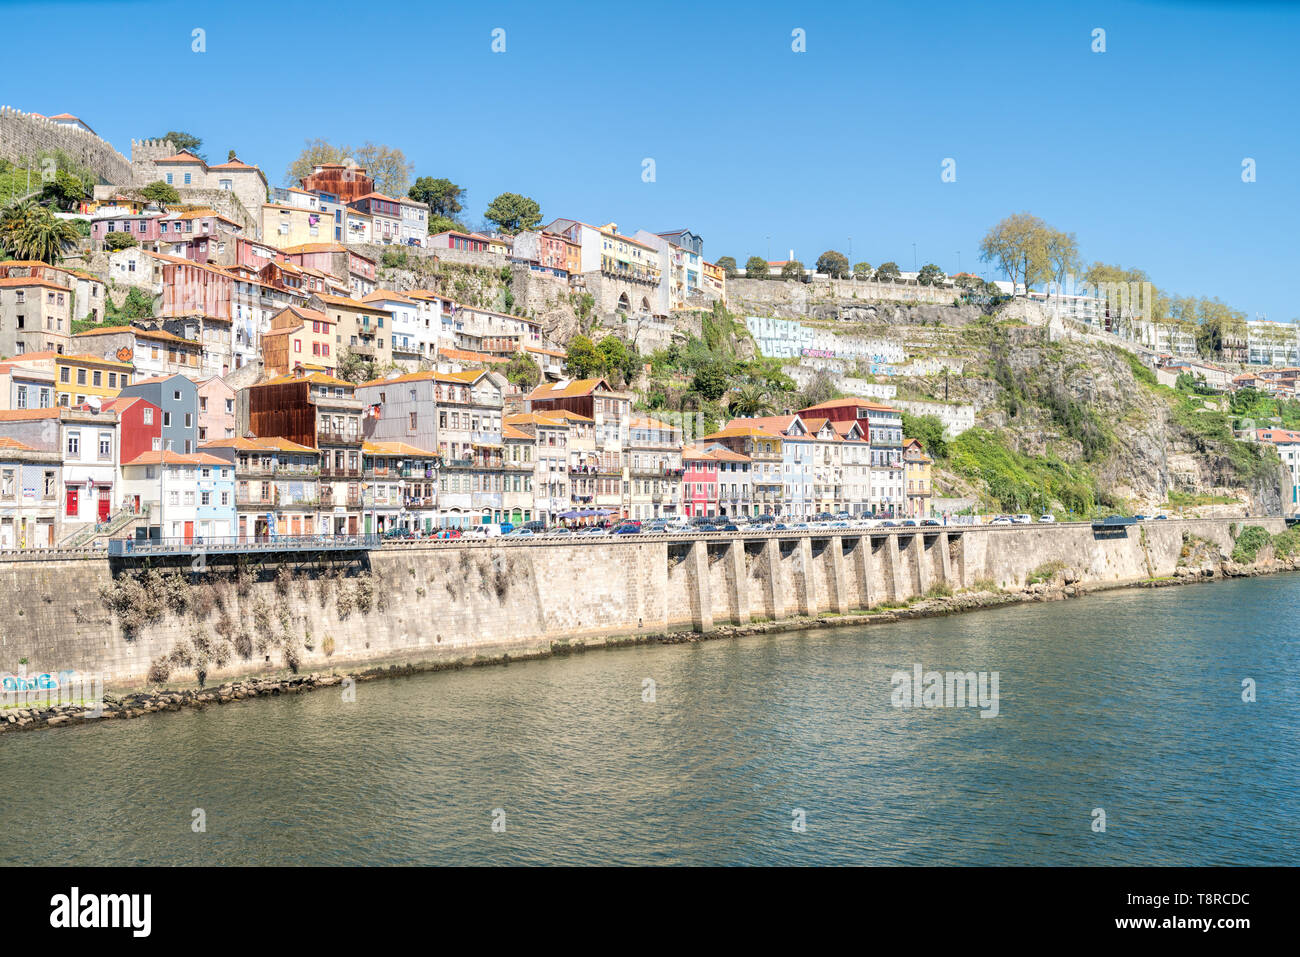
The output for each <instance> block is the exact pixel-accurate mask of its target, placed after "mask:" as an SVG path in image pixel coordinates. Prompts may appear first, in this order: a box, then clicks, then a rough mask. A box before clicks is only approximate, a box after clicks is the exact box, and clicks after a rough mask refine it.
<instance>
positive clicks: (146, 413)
mask: <svg viewBox="0 0 1300 957" xmlns="http://www.w3.org/2000/svg"><path fill="white" fill-rule="evenodd" d="M104 411H105V412H116V413H117V418H118V422H119V425H118V441H119V442H120V443H121V461H123V462H131V461H134V460H135V459H137V458H138V457H139V456H141V455H143V454H144V453H145V452H157V451H158V450H159V449H160V448H162V411H161V410H160V409H159V408H158V406H156V405H154V404H153V403H152V402H149V401H147V400H145V399H141V398H138V397H126V398H117V399H110V400H109V401H108V402H105V403H104Z"/></svg>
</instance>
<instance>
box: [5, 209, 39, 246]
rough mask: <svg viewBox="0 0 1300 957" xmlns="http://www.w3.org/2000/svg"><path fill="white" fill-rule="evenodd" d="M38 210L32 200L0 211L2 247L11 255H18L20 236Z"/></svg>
mask: <svg viewBox="0 0 1300 957" xmlns="http://www.w3.org/2000/svg"><path fill="white" fill-rule="evenodd" d="M35 210H36V204H35V203H34V202H32V201H31V200H30V199H29V200H26V201H24V202H21V203H15V204H14V205H12V206H6V207H5V208H4V210H0V246H3V247H4V249H5V250H6V251H7V252H8V253H9V254H10V255H17V254H18V247H19V245H20V243H19V238H18V237H19V236H20V235H21V233H22V231H23V228H24V227H25V226H26V225H27V220H28V219H30V218H31V216H32V215H33V214H34V212H35Z"/></svg>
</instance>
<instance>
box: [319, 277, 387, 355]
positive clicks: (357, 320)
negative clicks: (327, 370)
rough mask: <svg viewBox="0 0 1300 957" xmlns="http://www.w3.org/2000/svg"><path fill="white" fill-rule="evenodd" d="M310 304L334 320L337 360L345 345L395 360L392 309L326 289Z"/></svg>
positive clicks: (348, 348) (355, 351) (364, 352)
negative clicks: (336, 294) (329, 291)
mask: <svg viewBox="0 0 1300 957" xmlns="http://www.w3.org/2000/svg"><path fill="white" fill-rule="evenodd" d="M308 305H309V306H310V307H311V309H312V310H313V311H316V312H322V313H324V314H325V317H326V318H327V319H328V320H330V321H332V322H333V323H334V329H333V332H334V352H335V356H334V359H335V364H337V360H338V359H339V358H340V357H341V356H342V354H343V350H344V349H347V350H348V351H349V352H353V353H356V354H358V355H362V356H365V357H367V358H369V359H375V360H377V361H380V362H383V363H388V362H391V361H392V360H393V355H392V352H393V350H392V349H390V348H389V340H390V338H391V334H392V330H393V310H391V309H385V308H383V307H382V306H378V305H372V304H369V303H365V302H361V301H360V300H357V299H349V298H347V297H345V296H331V295H327V294H325V293H317V294H316V295H314V296H312V297H311V301H310V302H309V303H308ZM322 364H324V363H322Z"/></svg>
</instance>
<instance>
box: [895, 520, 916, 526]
mask: <svg viewBox="0 0 1300 957" xmlns="http://www.w3.org/2000/svg"><path fill="white" fill-rule="evenodd" d="M899 524H900V525H902V526H903V527H904V528H916V521H915V520H914V519H910V518H905V519H903V521H902V522H900V523H899Z"/></svg>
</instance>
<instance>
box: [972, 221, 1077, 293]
mask: <svg viewBox="0 0 1300 957" xmlns="http://www.w3.org/2000/svg"><path fill="white" fill-rule="evenodd" d="M980 259H981V260H982V261H983V262H989V263H995V264H996V265H997V266H998V267H999V268H1000V269H1001V270H1002V271H1003V272H1005V273H1006V274H1007V278H1008V279H1010V280H1011V283H1012V286H1013V287H1015V286H1020V287H1022V288H1023V289H1024V290H1025V291H1028V290H1029V289H1031V288H1033V287H1034V286H1035V285H1037V284H1038V283H1042V282H1046V281H1048V280H1049V279H1055V280H1057V281H1058V282H1060V281H1063V280H1064V279H1065V275H1066V273H1068V272H1071V271H1073V270H1074V269H1076V268H1077V267H1078V259H1079V249H1078V243H1077V242H1076V241H1075V238H1074V234H1073V233H1063V232H1061V231H1060V230H1057V229H1053V228H1052V227H1051V226H1048V225H1047V224H1046V223H1045V222H1043V221H1042V220H1041V219H1039V218H1038V217H1037V216H1031V215H1030V214H1029V213H1016V214H1014V215H1011V216H1008V217H1006V218H1005V219H1003V220H1001V221H1000V222H998V223H997V224H995V225H994V226H993V228H991V229H990V230H989V231H988V232H987V233H985V235H984V238H983V239H982V240H981V241H980Z"/></svg>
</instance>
